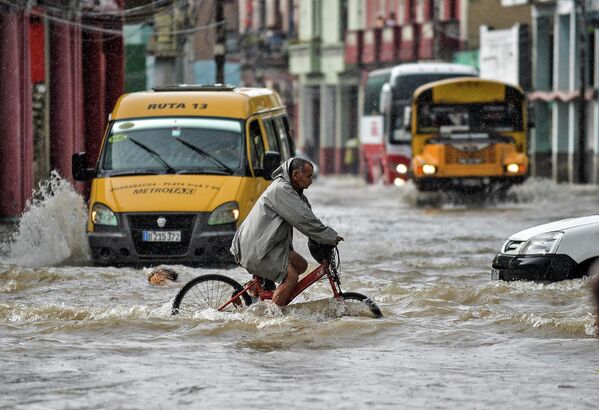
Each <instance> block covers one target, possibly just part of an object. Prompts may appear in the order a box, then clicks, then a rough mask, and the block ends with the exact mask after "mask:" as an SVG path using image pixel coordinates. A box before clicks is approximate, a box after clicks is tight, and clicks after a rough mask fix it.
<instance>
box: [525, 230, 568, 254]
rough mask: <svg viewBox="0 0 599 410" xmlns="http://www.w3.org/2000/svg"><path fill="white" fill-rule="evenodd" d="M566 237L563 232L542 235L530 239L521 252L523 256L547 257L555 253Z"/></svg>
mask: <svg viewBox="0 0 599 410" xmlns="http://www.w3.org/2000/svg"><path fill="white" fill-rule="evenodd" d="M563 237H564V233H563V232H561V231H555V232H547V233H542V234H540V235H537V236H533V237H532V238H530V239H529V240H528V241H527V242H526V243H525V244H524V246H523V247H522V249H521V250H520V254H521V255H545V254H548V253H555V252H556V251H557V248H558V246H559V244H560V243H561V241H562V238H563Z"/></svg>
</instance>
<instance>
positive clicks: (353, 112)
mask: <svg viewBox="0 0 599 410" xmlns="http://www.w3.org/2000/svg"><path fill="white" fill-rule="evenodd" d="M354 82H355V78H353V79H349V78H348V79H345V80H341V81H340V82H339V85H338V86H337V90H336V98H337V106H336V108H337V110H336V111H337V112H336V113H335V117H336V126H335V128H336V130H337V133H336V135H335V146H336V150H335V173H337V174H343V173H357V172H358V167H359V161H360V158H359V155H358V140H357V138H358V135H357V132H358V128H359V125H358V113H357V107H358V101H357V96H358V86H357V84H354Z"/></svg>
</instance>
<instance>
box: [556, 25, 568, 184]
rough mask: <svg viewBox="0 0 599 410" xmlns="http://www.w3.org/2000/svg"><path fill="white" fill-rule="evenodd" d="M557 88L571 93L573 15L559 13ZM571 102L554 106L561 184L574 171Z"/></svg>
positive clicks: (557, 27) (560, 101) (558, 103)
mask: <svg viewBox="0 0 599 410" xmlns="http://www.w3.org/2000/svg"><path fill="white" fill-rule="evenodd" d="M554 25H555V28H554V45H553V54H554V58H553V89H554V91H557V92H560V91H561V92H565V93H567V91H568V88H569V72H570V69H571V68H570V58H571V50H570V15H560V14H556V16H555V20H554ZM568 105H569V104H568V103H567V102H564V101H562V100H560V99H558V100H556V101H555V103H554V104H553V107H552V111H553V113H552V129H551V151H552V158H551V161H552V163H553V169H552V177H553V179H554V180H555V181H557V182H565V181H568V180H570V171H571V170H572V168H573V167H572V164H571V162H570V161H571V159H572V155H570V150H571V148H572V144H571V143H570V135H569V124H568V121H569V115H568V111H569V109H568Z"/></svg>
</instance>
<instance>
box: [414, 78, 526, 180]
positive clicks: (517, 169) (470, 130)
mask: <svg viewBox="0 0 599 410" xmlns="http://www.w3.org/2000/svg"><path fill="white" fill-rule="evenodd" d="M411 111H412V116H411V125H410V126H409V127H410V128H411V131H412V166H411V170H412V175H413V178H414V183H415V184H416V187H417V188H418V189H419V190H420V191H473V190H482V189H491V190H499V191H504V190H506V189H507V188H509V187H510V186H511V185H512V184H514V183H521V182H523V181H524V180H525V179H526V177H527V176H528V173H529V160H528V155H527V133H528V123H527V121H528V119H527V101H526V97H525V95H524V92H523V91H522V89H520V88H519V87H517V86H513V85H510V84H506V83H503V82H500V81H493V80H484V79H480V78H472V77H468V78H466V77H462V78H454V79H449V80H442V81H436V82H433V83H429V84H426V85H424V86H422V87H420V88H418V89H417V90H416V91H415V92H414V96H413V99H412V109H411Z"/></svg>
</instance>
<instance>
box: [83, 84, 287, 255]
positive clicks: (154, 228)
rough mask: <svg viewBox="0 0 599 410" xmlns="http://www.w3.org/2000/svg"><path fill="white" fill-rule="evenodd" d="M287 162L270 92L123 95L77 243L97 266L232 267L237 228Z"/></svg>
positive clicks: (186, 88)
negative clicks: (85, 245) (84, 241)
mask: <svg viewBox="0 0 599 410" xmlns="http://www.w3.org/2000/svg"><path fill="white" fill-rule="evenodd" d="M293 155H294V147H293V141H292V138H291V134H290V127H289V121H288V118H287V112H286V109H285V107H284V106H283V104H282V102H281V100H280V98H279V96H278V95H277V93H275V92H274V91H271V90H268V89H259V88H235V87H228V86H220V85H214V86H193V85H181V86H167V87H156V88H154V90H152V91H144V92H138V93H132V94H125V95H123V96H121V97H120V98H119V100H118V101H117V103H116V105H115V107H114V110H113V111H112V114H111V118H110V122H109V124H108V127H107V129H106V133H105V136H104V140H103V143H102V148H101V150H100V155H99V158H98V161H97V164H96V166H95V168H93V169H88V168H86V166H85V164H86V162H87V159H86V154H85V153H78V154H75V155H74V156H73V174H74V177H75V179H77V180H91V190H90V198H89V216H88V221H87V237H88V241H89V245H90V248H91V253H92V257H93V260H94V262H95V263H96V264H99V265H123V264H124V265H155V264H161V263H175V264H192V265H195V264H198V263H203V262H209V261H223V262H229V261H231V260H232V258H231V257H230V254H229V251H228V249H229V247H230V246H231V240H232V238H233V235H234V233H235V230H236V228H237V226H238V225H239V223H241V221H243V219H244V218H245V217H246V216H247V214H248V213H249V211H250V209H251V208H252V206H253V205H254V203H255V202H256V200H257V199H258V198H259V197H260V194H261V193H262V192H263V191H264V190H265V189H266V188H267V187H268V185H269V184H270V179H271V178H270V175H271V173H272V171H273V170H274V169H275V168H276V167H277V166H278V165H279V164H280V163H281V161H284V160H286V159H288V158H290V157H291V156H293Z"/></svg>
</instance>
